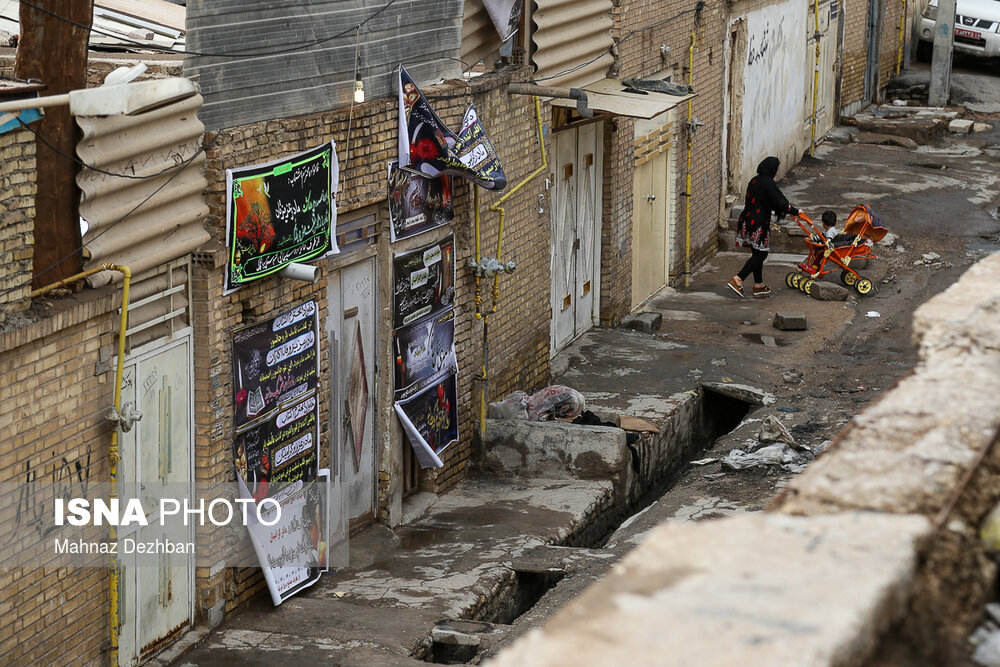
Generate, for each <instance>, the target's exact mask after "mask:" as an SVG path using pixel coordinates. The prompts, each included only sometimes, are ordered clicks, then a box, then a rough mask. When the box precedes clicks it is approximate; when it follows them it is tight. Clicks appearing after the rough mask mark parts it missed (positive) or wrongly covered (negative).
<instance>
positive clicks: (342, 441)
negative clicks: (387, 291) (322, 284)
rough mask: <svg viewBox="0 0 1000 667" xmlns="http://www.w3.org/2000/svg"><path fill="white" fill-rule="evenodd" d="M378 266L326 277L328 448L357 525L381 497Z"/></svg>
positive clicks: (364, 264)
mask: <svg viewBox="0 0 1000 667" xmlns="http://www.w3.org/2000/svg"><path fill="white" fill-rule="evenodd" d="M375 270H376V269H375V260H374V259H367V260H364V261H361V262H358V263H356V264H352V265H351V266H348V267H346V268H344V269H341V270H340V271H336V272H334V273H333V274H331V276H330V280H329V281H328V283H327V298H328V301H329V304H330V314H329V316H328V317H327V322H326V328H327V332H328V334H330V335H331V336H332V337H333V339H334V340H335V348H336V351H335V353H334V355H333V356H335V357H336V359H335V360H334V361H333V362H332V363H333V368H332V371H333V372H332V373H331V383H332V387H331V388H330V389H331V392H330V394H331V396H332V397H333V413H331V420H332V421H333V423H334V424H336V425H337V428H333V429H331V431H332V432H333V433H334V434H335V442H334V443H333V444H332V445H331V449H330V451H331V456H334V455H335V456H338V457H341V458H340V459H338V460H335V461H331V462H330V465H331V467H332V468H334V469H335V470H339V471H340V474H341V475H343V477H342V483H343V490H344V494H345V495H344V502H345V503H346V505H347V506H346V508H345V509H346V510H347V511H346V513H347V515H348V517H349V518H350V520H351V522H352V525H353V526H356V525H359V524H365V523H371V522H372V521H374V518H375V506H376V505H375V504H376V501H377V498H378V474H377V469H378V455H377V453H376V451H375V428H376V422H375V401H374V399H375V386H376V384H375V350H376V347H375V345H376V340H377V338H376V331H375V315H376V310H375V278H376V273H375ZM352 373H353V374H354V377H355V381H354V382H353V383H352V381H351V376H352ZM359 378H363V381H359ZM359 452H360V453H359Z"/></svg>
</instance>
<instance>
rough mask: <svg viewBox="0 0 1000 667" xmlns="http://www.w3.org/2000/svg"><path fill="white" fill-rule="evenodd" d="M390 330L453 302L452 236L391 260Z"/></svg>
mask: <svg viewBox="0 0 1000 667" xmlns="http://www.w3.org/2000/svg"><path fill="white" fill-rule="evenodd" d="M392 281H393V295H392V326H393V329H398V328H400V327H402V326H405V325H407V324H411V323H413V322H416V321H417V320H421V319H423V318H425V317H429V316H430V315H432V314H437V313H440V312H442V311H444V310H446V309H448V308H451V306H452V304H454V302H455V235H454V234H449V235H448V236H446V237H445V238H443V239H441V240H440V241H438V242H437V243H432V244H430V245H427V246H424V247H422V248H418V249H416V250H412V251H410V252H404V253H400V254H398V255H395V256H394V257H393V259H392Z"/></svg>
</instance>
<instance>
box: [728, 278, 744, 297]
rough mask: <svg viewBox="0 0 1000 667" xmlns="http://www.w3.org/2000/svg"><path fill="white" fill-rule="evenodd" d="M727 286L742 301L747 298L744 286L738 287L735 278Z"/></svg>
mask: <svg viewBox="0 0 1000 667" xmlns="http://www.w3.org/2000/svg"><path fill="white" fill-rule="evenodd" d="M727 284H728V285H729V289H731V290H733V291H734V292H736V296H738V297H740V298H741V299H742V298H744V297H746V294H744V293H743V286H742V285H737V284H736V279H735V278H730V279H729V282H728V283H727Z"/></svg>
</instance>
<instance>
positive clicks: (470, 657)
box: [413, 387, 752, 665]
mask: <svg viewBox="0 0 1000 667" xmlns="http://www.w3.org/2000/svg"><path fill="white" fill-rule="evenodd" d="M751 407H752V406H751V405H750V404H749V403H747V402H746V401H743V400H741V399H739V398H735V397H733V396H728V395H725V394H721V393H719V392H716V391H713V390H711V389H708V388H705V387H703V388H702V389H701V391H700V392H699V394H698V397H697V398H696V401H695V405H694V406H693V409H692V410H689V411H687V412H686V413H685V412H683V411H677V412H675V413H674V423H665V424H663V425H662V427H661V434H659V435H653V434H646V435H645V436H643V437H642V438H640V439H639V442H636V443H630V444H629V451H630V452H631V454H632V459H633V461H632V468H631V470H632V476H633V478H634V479H633V480H632V489H631V493H630V494H629V495H628V500H627V502H624V503H621V504H620V506H617V507H611V508H610V509H608V510H606V511H605V512H603V513H601V514H598V515H596V516H594V517H592V519H591V521H589V522H588V523H587V524H586V525H585V526H583V527H582V528H581V529H580V530H578V531H577V532H576V533H575V534H573V535H570V536H569V537H567V538H566V539H565V540H563V541H562V542H561V543H559V544H554V545H553V546H560V547H577V548H587V549H600V548H603V547H604V545H605V543H606V542H607V540H608V538H609V537H611V535H612V534H613V533H614V532H615V531H616V530H617V529H618V528H619V527H620V526H621V525H622V524H624V523H625V522H627V521H628V520H629V519H630V518H632V517H633V516H635V515H637V514H639V513H641V512H642V511H643V510H645V509H646V508H647V507H649V506H650V505H652V504H653V503H654V502H656V501H657V500H659V499H660V498H661V497H663V496H664V495H665V494H667V493H669V492H670V490H671V489H672V488H673V486H674V485H675V484H676V482H677V481H678V479H679V478H680V476H681V474H682V473H684V472H685V471H686V470H687V468H688V465H689V463H690V462H691V461H693V460H696V459H697V458H698V457H699V456H700V455H701V454H702V453H703V452H704V451H705V450H707V449H709V448H711V447H712V445H713V444H714V443H715V441H716V440H718V439H719V438H721V437H723V436H724V435H726V434H728V433H730V432H732V431H733V429H735V428H736V427H737V426H739V425H740V423H741V422H742V421H743V419H744V418H745V417H746V416H747V415H748V414H749V413H750V411H751ZM647 436H648V437H647ZM654 452H655V455H654ZM644 459H646V460H644ZM653 459H656V465H655V466H654V465H651V463H652V460H653ZM609 566H610V561H609ZM565 577H566V572H564V571H562V570H560V569H558V568H551V567H550V568H547V569H546V570H545V571H543V572H529V571H520V570H517V569H515V570H513V571H512V572H511V575H510V576H509V577H508V578H507V580H506V582H505V585H503V586H501V587H500V589H499V590H498V591H496V592H495V593H494V594H493V595H491V596H490V599H487V600H486V601H485V603H484V604H482V605H480V607H479V608H478V609H477V610H476V611H475V612H474V613H473V618H472V619H458V620H444V621H439V622H438V623H436V624H435V626H434V629H433V631H432V632H431V635H430V637H429V641H427V642H424V643H423V644H422V645H421V647H420V649H418V650H417V651H416V652H415V653H414V655H413V657H415V658H417V659H420V660H424V661H425V662H429V663H435V664H445V665H458V664H469V663H472V662H477V658H480V657H481V654H482V653H484V652H485V651H488V650H490V649H491V648H492V647H494V646H495V645H496V644H497V642H498V641H499V640H498V635H500V636H502V634H503V633H504V629H505V628H504V627H503V626H510V625H512V624H513V623H515V622H516V621H517V619H518V618H519V617H520V616H522V615H524V614H525V613H527V612H529V611H530V610H531V609H532V608H533V607H534V606H535V605H536V604H537V603H538V602H539V601H540V600H541V599H542V598H543V597H545V595H546V594H547V593H549V591H551V590H552V589H554V588H555V587H556V586H557V585H558V584H559V582H560V581H562V580H563V579H564V578H565ZM498 626H500V627H498Z"/></svg>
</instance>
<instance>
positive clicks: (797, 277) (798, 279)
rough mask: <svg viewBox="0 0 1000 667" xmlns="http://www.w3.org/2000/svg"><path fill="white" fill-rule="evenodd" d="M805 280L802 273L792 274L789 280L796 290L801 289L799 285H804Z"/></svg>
mask: <svg viewBox="0 0 1000 667" xmlns="http://www.w3.org/2000/svg"><path fill="white" fill-rule="evenodd" d="M803 278H805V276H804V275H802V274H801V273H794V274H792V276H791V278H789V280H790V281H791V283H790V285H791V287H794V288H795V289H801V288H800V287H799V285H801V284H802V279H803Z"/></svg>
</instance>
